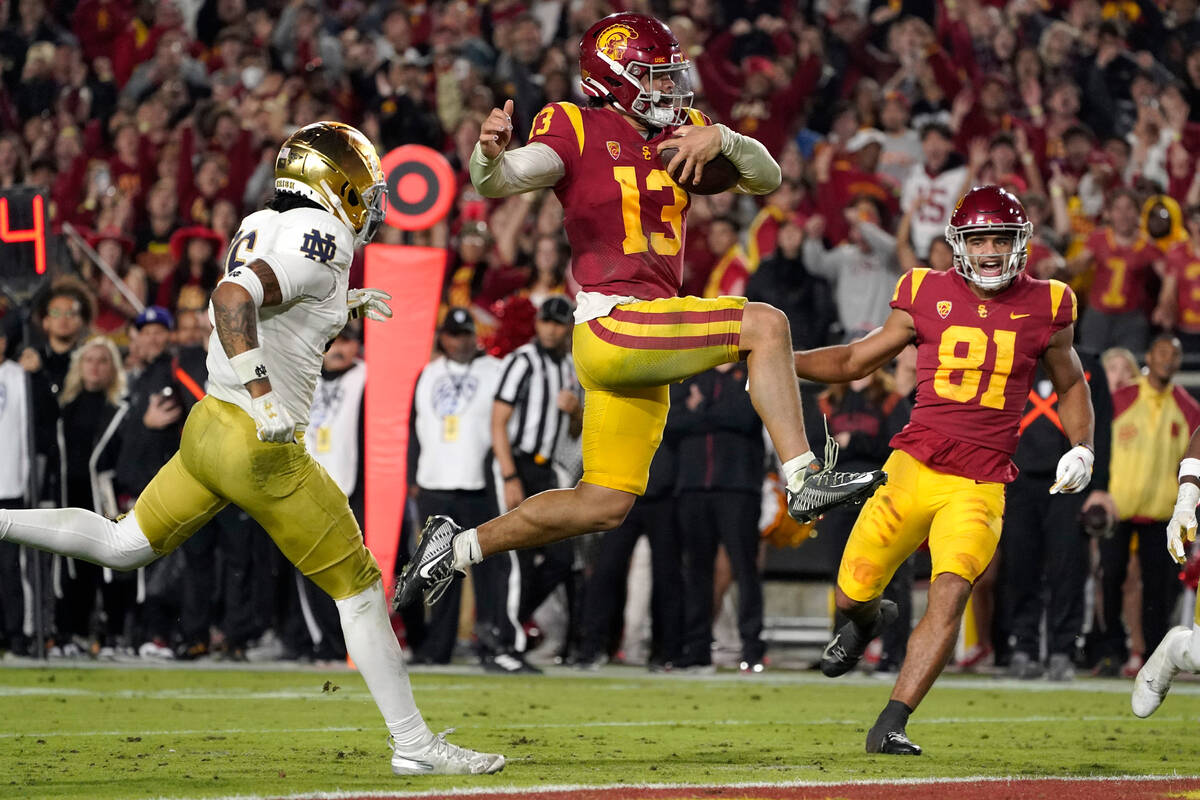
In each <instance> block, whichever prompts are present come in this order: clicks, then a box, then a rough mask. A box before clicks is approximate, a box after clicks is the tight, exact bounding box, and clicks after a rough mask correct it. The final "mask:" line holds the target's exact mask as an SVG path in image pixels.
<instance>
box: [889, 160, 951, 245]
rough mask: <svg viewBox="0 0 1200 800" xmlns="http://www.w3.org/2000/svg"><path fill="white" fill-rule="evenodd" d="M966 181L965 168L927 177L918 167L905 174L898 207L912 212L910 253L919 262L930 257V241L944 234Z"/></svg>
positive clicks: (931, 242) (920, 165)
mask: <svg viewBox="0 0 1200 800" xmlns="http://www.w3.org/2000/svg"><path fill="white" fill-rule="evenodd" d="M966 180H967V168H966V167H955V168H953V169H948V170H944V171H942V172H941V173H939V174H938V175H936V176H934V177H930V175H929V173H928V172H927V171H926V170H925V167H924V165H922V164H918V165H916V166H915V167H913V168H912V172H910V173H909V174H908V180H906V181H905V182H904V192H903V195H902V196H901V198H900V207H901V208H902V209H904V210H905V211H906V212H908V211H911V212H912V226H911V228H910V238H911V239H912V247H913V251H914V252H915V253H916V254H917V258H919V259H921V260H922V261H924V260H925V259H927V258H929V246H930V245H931V244H933V240H934V239H940V238H942V237H943V236H945V235H946V223H948V222H949V221H950V215H951V214H952V213H953V212H954V204H955V203H957V202H958V198H959V195H961V194H962V192H963V188H964V187H963V184H964V183H966Z"/></svg>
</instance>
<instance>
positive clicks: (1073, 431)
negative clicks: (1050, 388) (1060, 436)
mask: <svg viewBox="0 0 1200 800" xmlns="http://www.w3.org/2000/svg"><path fill="white" fill-rule="evenodd" d="M1074 338H1075V326H1074V325H1068V326H1067V327H1065V328H1062V329H1061V330H1059V331H1058V332H1056V333H1055V334H1054V335H1053V336H1051V337H1050V343H1049V344H1048V345H1047V346H1046V351H1045V352H1044V353H1042V366H1044V367H1045V368H1046V374H1048V375H1049V376H1050V382H1051V383H1053V384H1054V391H1055V392H1057V393H1058V416H1059V419H1061V420H1062V425H1063V431H1064V432H1065V433H1066V434H1067V438H1068V439H1070V440H1071V444H1072V445H1074V447H1072V448H1071V449H1070V450H1068V451H1067V452H1066V453H1064V454H1063V457H1062V458H1060V459H1059V460H1058V470H1057V474H1056V479H1055V481H1054V485H1053V486H1051V487H1050V494H1058V493H1059V492H1064V493H1067V494H1074V493H1075V492H1081V491H1083V489H1084V487H1086V486H1087V485H1088V483H1089V482H1090V481H1091V480H1092V465H1093V464H1094V463H1095V460H1096V456H1095V452H1096V450H1095V445H1094V443H1093V439H1094V437H1095V433H1096V414H1095V412H1094V410H1093V409H1092V390H1091V389H1090V388H1088V382H1087V377H1086V376H1085V375H1084V374H1083V365H1082V364H1080V363H1079V356H1078V355H1077V354H1076V353H1075V348H1074V347H1072V346H1071V342H1072V341H1073V339H1074Z"/></svg>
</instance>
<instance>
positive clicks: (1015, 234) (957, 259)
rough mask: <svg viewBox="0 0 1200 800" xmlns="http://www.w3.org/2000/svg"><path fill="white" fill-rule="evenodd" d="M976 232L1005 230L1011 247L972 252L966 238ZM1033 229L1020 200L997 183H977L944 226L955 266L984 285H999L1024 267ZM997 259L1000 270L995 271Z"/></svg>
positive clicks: (980, 285) (987, 286) (1007, 282)
mask: <svg viewBox="0 0 1200 800" xmlns="http://www.w3.org/2000/svg"><path fill="white" fill-rule="evenodd" d="M979 233H983V234H997V233H1000V234H1008V235H1010V236H1012V238H1013V245H1012V249H1011V250H1010V251H1008V252H1007V253H994V254H993V253H988V254H976V255H971V254H969V253H968V252H967V239H968V237H970V236H971V234H979ZM1032 233H1033V223H1031V222H1030V221H1029V219H1028V217H1026V216H1025V207H1024V206H1022V205H1021V201H1020V200H1018V199H1017V198H1016V197H1015V196H1013V195H1012V193H1010V192H1008V191H1007V190H1005V189H1002V188H1001V187H999V186H976V187H975V188H974V189H972V190H971V191H969V192H967V193H966V194H964V195H963V196H962V199H960V200H959V201H958V205H957V206H955V207H954V213H953V214H951V215H950V224H949V225H947V226H946V240H947V241H949V242H950V247H951V248H952V249H953V250H954V268H955V269H956V270H958V271H959V273H961V274H962V276H963V277H964V278H966V279H967V280H969V281H971V282H972V283H974V284H975V285H976V286H979V287H981V288H983V289H1001V288H1003V287H1005V286H1007V285H1008V284H1009V283H1011V282H1012V279H1013V278H1015V277H1017V273H1018V272H1020V271H1021V270H1023V269H1024V268H1025V259H1026V258H1027V257H1028V255H1029V236H1030V234H1032ZM997 260H998V261H999V271H998V272H994V270H996V269H997V266H996V263H995V262H996V261H997ZM989 262H991V263H989ZM988 273H991V274H988Z"/></svg>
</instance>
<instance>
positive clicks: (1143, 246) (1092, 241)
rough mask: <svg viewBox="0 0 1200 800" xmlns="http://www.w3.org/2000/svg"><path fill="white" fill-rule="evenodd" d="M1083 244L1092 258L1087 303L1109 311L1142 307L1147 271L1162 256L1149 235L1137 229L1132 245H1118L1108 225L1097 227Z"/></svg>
mask: <svg viewBox="0 0 1200 800" xmlns="http://www.w3.org/2000/svg"><path fill="white" fill-rule="evenodd" d="M1084 247H1086V248H1087V249H1088V250H1089V251H1091V253H1092V255H1093V256H1095V257H1096V277H1095V278H1094V279H1093V280H1092V288H1091V289H1090V290H1088V305H1089V306H1091V307H1092V308H1094V309H1096V310H1097V311H1106V312H1108V313H1110V314H1116V313H1120V312H1122V311H1138V310H1141V309H1143V308H1145V306H1146V279H1147V278H1148V277H1149V275H1148V271H1149V270H1150V268H1151V267H1153V266H1154V262H1156V261H1158V260H1160V259H1161V258H1162V251H1161V250H1159V249H1158V247H1157V246H1156V245H1155V244H1154V242H1152V241H1151V240H1150V237H1148V236H1147V235H1146V234H1145V233H1142V232H1141V231H1139V232H1138V234H1137V238H1136V239H1135V240H1134V242H1133V244H1132V245H1118V244H1117V241H1116V239H1114V238H1113V234H1112V229H1111V228H1098V229H1096V230H1094V231H1092V233H1091V235H1089V236H1088V238H1087V243H1086V244H1085V245H1084Z"/></svg>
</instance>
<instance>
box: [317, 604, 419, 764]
mask: <svg viewBox="0 0 1200 800" xmlns="http://www.w3.org/2000/svg"><path fill="white" fill-rule="evenodd" d="M336 605H337V610H338V616H339V617H340V618H341V621H342V634H343V635H344V636H345V637H346V652H348V653H349V654H350V658H352V659H354V666H356V667H357V668H358V671H359V672H360V673H361V674H362V676H363V680H365V681H366V682H367V689H369V690H370V692H371V697H373V698H375V705H377V706H378V707H379V712H380V713H381V714H383V721H384V722H385V723H386V724H387V728H388V732H389V733H391V734H392V736H393V737H395V740H396V748H397V749H398V750H409V751H411V750H415V749H417V748H419V747H421V746H423V745H425V744H428V743H429V742H430V741H432V739H433V732H432V731H430V730H429V726H428V725H426V724H425V720H424V719H422V718H421V712H420V711H419V710H418V709H417V703H416V701H415V700H413V695H412V685H411V684H410V683H409V680H408V670H407V669H406V668H405V666H404V654H403V653H402V652H401V651H400V642H398V641H396V634H395V633H394V632H393V631H392V623H391V622H390V621H389V620H388V612H387V604H386V603H385V602H384V599H383V581H382V580H378V581H375V583H374V584H373V585H372V586H371V587H370V588H368V589H367V590H366V591H363V592H360V593H358V594H356V595H354V596H353V597H347V598H345V599H344V600H338V601H337V602H336Z"/></svg>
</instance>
